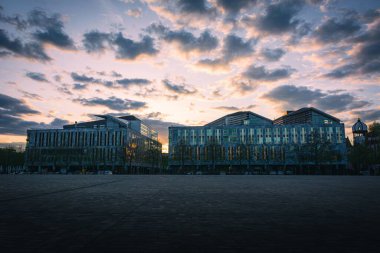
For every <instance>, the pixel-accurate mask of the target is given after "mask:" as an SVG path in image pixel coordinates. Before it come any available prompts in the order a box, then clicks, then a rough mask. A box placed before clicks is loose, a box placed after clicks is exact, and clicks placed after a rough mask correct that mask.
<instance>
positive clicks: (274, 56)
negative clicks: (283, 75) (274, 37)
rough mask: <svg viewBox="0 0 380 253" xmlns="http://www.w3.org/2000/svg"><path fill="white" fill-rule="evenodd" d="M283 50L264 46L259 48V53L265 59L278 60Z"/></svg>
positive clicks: (283, 52)
mask: <svg viewBox="0 0 380 253" xmlns="http://www.w3.org/2000/svg"><path fill="white" fill-rule="evenodd" d="M285 53H286V52H285V50H283V49H281V48H274V49H269V48H264V49H262V50H261V55H262V56H263V57H264V58H265V59H266V60H267V61H278V60H279V59H280V58H281V57H282V56H283V55H284V54H285Z"/></svg>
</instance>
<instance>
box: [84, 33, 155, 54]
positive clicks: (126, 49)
mask: <svg viewBox="0 0 380 253" xmlns="http://www.w3.org/2000/svg"><path fill="white" fill-rule="evenodd" d="M83 37H84V39H83V40H82V42H83V45H84V47H85V48H86V50H87V52H89V53H94V52H103V51H104V50H105V49H106V48H108V49H110V50H113V51H114V52H115V55H116V58H117V59H124V60H134V59H136V58H137V57H139V56H142V55H148V56H153V55H156V54H157V53H158V50H157V49H155V47H154V39H153V38H152V37H150V36H144V37H142V39H141V41H133V40H131V39H128V38H125V37H124V36H123V34H122V33H118V34H112V33H103V32H98V31H91V32H88V33H85V34H84V35H83Z"/></svg>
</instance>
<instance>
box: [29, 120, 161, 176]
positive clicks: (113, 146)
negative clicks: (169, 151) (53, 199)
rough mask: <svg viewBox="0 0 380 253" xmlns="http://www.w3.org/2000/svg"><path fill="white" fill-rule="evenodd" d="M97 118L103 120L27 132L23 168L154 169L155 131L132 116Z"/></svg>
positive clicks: (157, 156) (157, 146) (158, 146)
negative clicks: (24, 165)
mask: <svg viewBox="0 0 380 253" xmlns="http://www.w3.org/2000/svg"><path fill="white" fill-rule="evenodd" d="M98 117H100V118H103V119H102V120H98V121H91V122H83V123H76V124H73V125H66V126H64V127H63V129H33V130H28V131H27V136H28V137H27V146H26V166H27V167H28V168H29V170H31V171H41V170H44V171H59V170H61V169H64V170H69V171H70V170H82V169H84V170H91V171H94V170H101V169H102V170H118V171H119V172H128V171H130V170H131V169H132V167H134V168H136V167H139V168H149V169H151V168H156V167H157V168H158V166H159V161H160V155H161V144H160V143H159V142H158V141H157V132H156V131H154V130H153V129H151V127H149V126H147V125H146V124H143V123H142V122H141V121H140V120H139V119H137V118H136V117H134V116H125V117H113V116H110V115H99V116H98ZM141 126H144V127H141Z"/></svg>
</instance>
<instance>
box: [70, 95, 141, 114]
mask: <svg viewBox="0 0 380 253" xmlns="http://www.w3.org/2000/svg"><path fill="white" fill-rule="evenodd" d="M74 102H79V103H81V104H82V105H86V106H98V105H102V106H106V107H108V108H109V109H112V110H115V111H125V110H139V109H142V108H145V107H146V103H145V102H141V101H134V100H129V99H121V98H117V97H115V96H112V97H109V98H106V99H104V98H98V97H95V98H89V99H87V98H77V99H74Z"/></svg>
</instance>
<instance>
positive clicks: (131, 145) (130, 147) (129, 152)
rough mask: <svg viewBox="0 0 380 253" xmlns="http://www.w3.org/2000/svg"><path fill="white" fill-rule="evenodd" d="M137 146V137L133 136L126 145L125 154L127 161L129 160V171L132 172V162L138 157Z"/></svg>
mask: <svg viewBox="0 0 380 253" xmlns="http://www.w3.org/2000/svg"><path fill="white" fill-rule="evenodd" d="M137 147H138V145H137V139H136V138H131V139H130V140H129V141H128V143H127V145H126V147H125V156H126V158H127V161H128V171H129V173H131V169H132V162H133V161H134V160H135V158H136V151H137Z"/></svg>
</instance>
